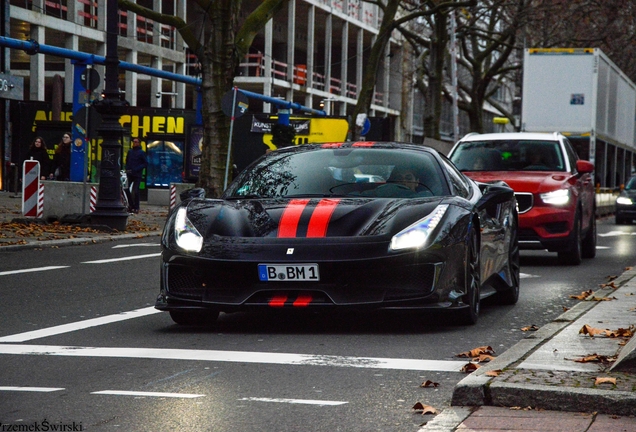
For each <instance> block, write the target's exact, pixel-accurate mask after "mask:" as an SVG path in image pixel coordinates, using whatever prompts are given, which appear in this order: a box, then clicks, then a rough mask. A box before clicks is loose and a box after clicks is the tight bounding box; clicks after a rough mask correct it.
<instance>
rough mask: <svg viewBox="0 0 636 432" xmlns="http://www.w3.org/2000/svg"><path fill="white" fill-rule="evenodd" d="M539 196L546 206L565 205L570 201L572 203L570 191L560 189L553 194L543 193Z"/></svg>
mask: <svg viewBox="0 0 636 432" xmlns="http://www.w3.org/2000/svg"><path fill="white" fill-rule="evenodd" d="M539 196H540V197H541V200H542V201H543V202H544V203H546V204H553V205H565V204H567V203H568V201H570V190H569V189H559V190H555V191H552V192H546V193H542V194H540V195H539Z"/></svg>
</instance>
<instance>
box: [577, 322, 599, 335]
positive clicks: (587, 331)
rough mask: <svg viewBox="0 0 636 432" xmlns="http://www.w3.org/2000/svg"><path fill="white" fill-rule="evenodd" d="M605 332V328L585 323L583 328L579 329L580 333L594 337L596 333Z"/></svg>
mask: <svg viewBox="0 0 636 432" xmlns="http://www.w3.org/2000/svg"><path fill="white" fill-rule="evenodd" d="M603 332H605V330H602V329H598V328H594V327H590V326H589V325H587V324H585V325H584V326H583V327H582V328H581V330H579V334H589V335H590V336H592V337H594V336H596V335H600V334H602V333H603Z"/></svg>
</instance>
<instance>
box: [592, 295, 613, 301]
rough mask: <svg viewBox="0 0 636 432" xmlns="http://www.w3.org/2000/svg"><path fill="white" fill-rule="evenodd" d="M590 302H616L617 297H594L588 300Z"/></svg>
mask: <svg viewBox="0 0 636 432" xmlns="http://www.w3.org/2000/svg"><path fill="white" fill-rule="evenodd" d="M587 300H588V301H610V300H616V297H596V296H592V297H590V298H588V299H587Z"/></svg>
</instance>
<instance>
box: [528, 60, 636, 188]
mask: <svg viewBox="0 0 636 432" xmlns="http://www.w3.org/2000/svg"><path fill="white" fill-rule="evenodd" d="M522 92H523V93H522V98H521V99H522V102H521V130H522V131H527V132H561V133H562V134H564V135H566V136H567V137H568V138H569V139H570V141H571V142H572V143H573V145H574V147H575V149H576V151H577V152H578V154H579V157H580V158H582V159H586V160H589V161H590V162H592V163H594V165H595V167H596V172H595V183H596V185H597V186H600V187H603V188H616V187H619V186H620V185H621V184H624V183H625V182H626V181H627V179H629V177H630V176H631V175H632V173H633V172H634V164H635V163H636V139H635V132H636V85H635V84H634V83H633V82H632V81H631V80H630V79H629V78H628V77H627V75H625V74H624V73H623V72H622V71H621V70H620V69H619V68H618V67H617V66H616V65H615V64H614V63H613V62H612V61H611V60H610V59H609V58H608V57H607V56H606V55H605V54H604V53H603V52H602V51H601V50H600V49H598V48H580V49H577V48H548V49H543V48H529V49H526V50H525V53H524V64H523V87H522Z"/></svg>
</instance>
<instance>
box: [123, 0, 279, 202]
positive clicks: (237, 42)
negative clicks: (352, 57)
mask: <svg viewBox="0 0 636 432" xmlns="http://www.w3.org/2000/svg"><path fill="white" fill-rule="evenodd" d="M287 1H288V0H263V2H262V3H261V4H260V5H259V6H258V7H257V8H256V9H254V10H253V11H252V12H251V13H249V15H248V16H247V17H246V18H245V21H244V22H243V23H242V25H241V26H240V27H239V16H240V15H239V14H240V12H241V5H242V2H241V1H240V0H191V1H190V2H189V5H191V6H192V7H191V8H190V9H189V11H188V12H189V15H190V16H191V17H193V18H192V20H191V21H192V22H189V23H187V22H185V21H184V20H182V19H181V18H179V17H176V16H173V15H166V14H160V13H157V12H155V11H153V10H151V9H147V8H145V7H143V6H140V5H138V4H137V3H134V2H133V1H131V0H118V4H119V7H120V8H122V9H125V10H129V11H131V12H135V13H137V14H138V15H141V16H143V17H146V18H149V19H152V20H153V21H155V22H159V23H162V24H167V25H171V26H173V27H175V28H176V29H177V31H179V34H180V35H181V36H182V37H183V40H184V41H185V43H186V44H187V45H188V46H189V47H190V49H191V50H192V52H194V53H195V54H196V55H197V57H198V60H199V62H200V63H201V70H202V83H201V91H202V99H203V106H202V117H203V127H204V134H203V148H202V154H201V169H200V172H199V180H198V182H197V186H199V187H202V188H204V189H205V190H206V192H207V194H208V195H209V196H219V195H220V194H221V192H223V183H224V177H225V160H226V158H227V152H228V146H227V144H228V141H229V138H230V121H229V119H228V118H227V116H225V115H224V114H223V111H222V109H221V99H222V97H223V95H224V94H225V93H226V92H227V91H229V90H230V89H231V88H232V84H233V81H234V75H235V70H236V68H237V67H238V64H239V62H240V60H241V59H242V58H243V57H245V55H246V54H247V52H248V49H249V47H250V46H251V45H252V42H253V40H254V37H255V36H256V35H257V33H258V32H259V31H260V30H261V29H262V28H263V27H264V26H265V24H266V23H267V21H269V20H270V19H271V18H272V17H273V16H274V14H275V13H276V12H278V11H279V10H280V9H281V8H282V7H283V6H284V5H285V4H286V3H287ZM200 17H203V20H199V18H200ZM189 21H190V20H189Z"/></svg>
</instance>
